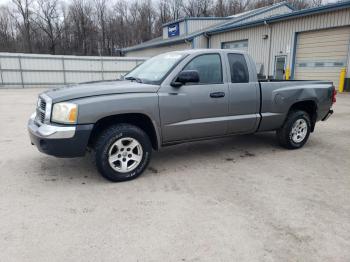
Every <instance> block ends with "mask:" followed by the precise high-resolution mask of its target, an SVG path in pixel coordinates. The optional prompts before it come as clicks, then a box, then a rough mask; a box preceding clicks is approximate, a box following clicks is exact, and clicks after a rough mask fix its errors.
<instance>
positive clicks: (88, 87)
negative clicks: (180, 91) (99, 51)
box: [45, 80, 159, 103]
mask: <svg viewBox="0 0 350 262" xmlns="http://www.w3.org/2000/svg"><path fill="white" fill-rule="evenodd" d="M158 89H159V86H158V85H150V84H143V83H138V82H131V81H119V80H115V81H98V82H88V83H82V84H77V85H70V86H65V87H59V88H54V89H51V90H48V91H46V92H45V94H46V95H48V96H49V97H51V98H52V102H53V103H57V102H62V101H68V100H73V99H77V98H84V97H90V96H100V95H113V94H125V93H155V92H157V91H158Z"/></svg>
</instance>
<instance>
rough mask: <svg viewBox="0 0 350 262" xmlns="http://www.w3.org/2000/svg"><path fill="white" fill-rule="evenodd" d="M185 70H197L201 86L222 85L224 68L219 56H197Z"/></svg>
mask: <svg viewBox="0 0 350 262" xmlns="http://www.w3.org/2000/svg"><path fill="white" fill-rule="evenodd" d="M183 70H197V71H198V74H199V83H200V84H221V83H222V66H221V58H220V55H219V54H207V55H200V56H197V57H195V58H193V60H192V61H191V62H189V63H188V64H187V65H186V66H185V68H184V69H183Z"/></svg>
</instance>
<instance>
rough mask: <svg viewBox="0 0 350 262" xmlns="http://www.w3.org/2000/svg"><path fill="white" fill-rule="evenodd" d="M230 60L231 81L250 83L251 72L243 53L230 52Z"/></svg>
mask: <svg viewBox="0 0 350 262" xmlns="http://www.w3.org/2000/svg"><path fill="white" fill-rule="evenodd" d="M228 62H229V64H230V72H231V82H232V83H248V82H249V73H248V67H247V62H246V61H245V58H244V56H243V55H241V54H228Z"/></svg>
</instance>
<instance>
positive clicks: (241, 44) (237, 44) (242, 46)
mask: <svg viewBox="0 0 350 262" xmlns="http://www.w3.org/2000/svg"><path fill="white" fill-rule="evenodd" d="M222 49H236V50H243V51H248V40H240V41H232V42H225V43H222Z"/></svg>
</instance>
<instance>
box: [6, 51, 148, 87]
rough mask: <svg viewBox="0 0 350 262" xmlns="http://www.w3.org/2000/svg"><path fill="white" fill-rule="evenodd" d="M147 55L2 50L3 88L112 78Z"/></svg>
mask: <svg viewBox="0 0 350 262" xmlns="http://www.w3.org/2000/svg"><path fill="white" fill-rule="evenodd" d="M144 60H145V58H137V57H97V56H57V55H39V54H17V53H0V88H29V87H50V86H60V85H67V84H74V83H81V82H88V81H98V80H112V79H116V78H119V77H120V75H122V74H124V73H126V72H128V71H130V70H131V69H132V68H134V67H135V66H137V65H138V64H140V63H142V62H143V61H144Z"/></svg>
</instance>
